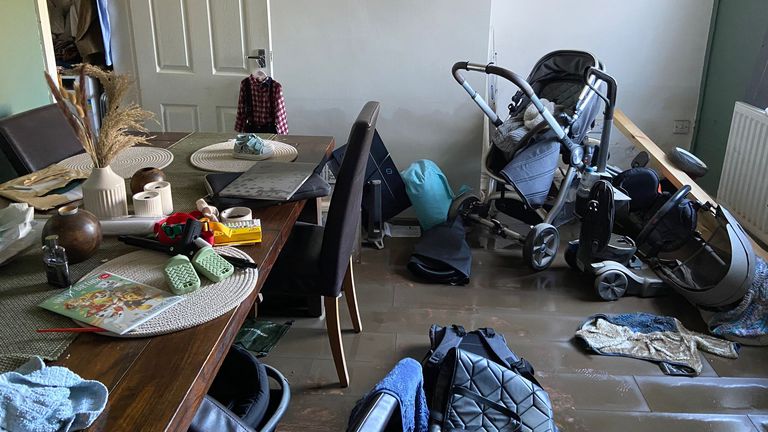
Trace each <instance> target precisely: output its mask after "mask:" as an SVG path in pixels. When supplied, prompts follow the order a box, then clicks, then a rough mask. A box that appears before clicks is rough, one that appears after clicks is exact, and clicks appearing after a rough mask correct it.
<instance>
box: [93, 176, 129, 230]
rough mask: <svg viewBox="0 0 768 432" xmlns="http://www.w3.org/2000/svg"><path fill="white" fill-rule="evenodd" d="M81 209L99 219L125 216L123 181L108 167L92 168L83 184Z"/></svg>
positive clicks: (125, 200) (126, 208)
mask: <svg viewBox="0 0 768 432" xmlns="http://www.w3.org/2000/svg"><path fill="white" fill-rule="evenodd" d="M83 207H85V209H86V210H88V211H89V212H91V213H93V214H94V215H96V217H97V218H99V219H104V218H113V217H120V216H127V215H128V198H127V197H126V194H125V180H123V178H122V177H120V176H119V175H117V174H115V172H114V171H112V168H110V167H109V166H107V167H105V168H94V169H93V171H91V175H90V176H89V177H88V179H87V180H85V181H84V182H83Z"/></svg>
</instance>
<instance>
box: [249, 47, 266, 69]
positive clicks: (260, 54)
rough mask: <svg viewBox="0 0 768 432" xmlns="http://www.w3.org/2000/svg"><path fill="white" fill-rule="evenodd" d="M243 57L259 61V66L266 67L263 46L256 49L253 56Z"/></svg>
mask: <svg viewBox="0 0 768 432" xmlns="http://www.w3.org/2000/svg"><path fill="white" fill-rule="evenodd" d="M245 58H247V59H249V60H256V61H258V62H259V67H260V68H263V67H267V50H265V49H264V48H259V49H257V50H256V55H254V56H246V57H245Z"/></svg>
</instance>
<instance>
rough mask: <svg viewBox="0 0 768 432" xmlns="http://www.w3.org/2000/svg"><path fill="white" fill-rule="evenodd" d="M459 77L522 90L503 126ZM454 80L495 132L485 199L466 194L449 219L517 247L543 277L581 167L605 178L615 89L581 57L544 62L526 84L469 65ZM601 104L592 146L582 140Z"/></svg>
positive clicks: (557, 55)
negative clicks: (513, 224)
mask: <svg viewBox="0 0 768 432" xmlns="http://www.w3.org/2000/svg"><path fill="white" fill-rule="evenodd" d="M462 70H467V71H477V72H485V73H486V74H491V75H498V76H500V77H502V78H504V79H506V80H508V81H510V82H512V83H513V84H515V85H516V86H517V87H518V88H519V89H520V91H518V93H517V94H516V95H515V96H514V97H513V98H512V103H511V104H510V105H509V118H508V119H507V120H506V121H503V120H502V119H501V118H499V116H498V115H496V113H495V112H494V111H493V110H492V109H491V108H490V107H489V106H488V105H487V104H486V103H485V101H484V100H483V99H482V98H481V97H480V96H479V95H478V94H477V92H476V91H475V90H474V89H472V87H471V86H470V85H469V83H467V81H466V80H465V79H464V77H463V75H462V74H461V72H460V71H462ZM453 75H454V78H455V79H456V81H458V83H459V84H461V86H462V87H463V88H464V90H466V92H467V93H469V95H470V96H471V97H472V99H473V100H474V101H475V103H476V104H477V105H478V106H479V107H480V109H481V110H482V111H483V112H484V113H485V114H486V115H487V116H488V117H489V118H490V120H491V123H492V124H493V126H495V128H496V130H495V131H494V132H493V138H492V145H491V147H490V149H489V150H488V151H487V152H486V154H485V156H484V164H483V171H484V173H485V174H487V176H488V178H489V183H488V194H487V196H485V197H483V198H482V199H481V198H480V197H479V196H477V195H475V194H473V193H472V192H466V193H464V194H462V195H460V196H458V197H457V198H456V199H455V200H454V201H453V203H452V205H451V208H450V210H449V218H453V217H455V216H456V215H462V216H463V217H464V219H465V220H467V221H470V222H475V223H480V224H481V225H483V226H485V227H487V228H489V230H490V231H491V232H492V233H493V234H495V235H499V236H501V237H503V238H507V239H510V240H514V241H517V242H519V243H522V244H523V256H524V258H525V261H526V263H527V264H528V265H529V266H530V267H531V268H532V269H534V270H543V269H545V268H547V267H549V265H550V264H551V263H552V261H553V259H554V257H555V255H556V253H557V249H558V246H559V238H560V235H559V232H558V230H557V228H556V227H557V226H559V225H561V224H563V223H565V222H567V221H569V220H571V219H572V218H573V207H574V196H573V194H572V193H570V192H571V191H572V187H574V186H575V185H576V184H577V180H578V177H580V174H581V173H583V172H584V171H585V169H586V168H587V167H596V168H597V171H598V172H603V171H604V170H605V164H606V161H607V158H608V145H609V137H610V124H611V121H612V115H613V114H612V113H613V110H612V104H613V101H614V100H615V91H616V84H615V81H614V80H613V78H611V77H610V76H609V75H608V74H606V73H605V71H604V68H603V65H602V63H601V62H600V61H599V60H598V59H597V58H596V57H595V56H593V55H592V54H590V53H587V52H582V51H555V52H552V53H549V54H547V55H545V56H544V57H543V58H542V59H541V60H539V62H538V63H536V65H535V66H534V68H533V70H532V72H531V73H530V75H529V76H528V79H527V80H525V79H523V78H522V77H520V76H519V75H517V74H515V73H514V72H511V71H509V70H506V69H503V68H500V67H498V66H495V65H480V64H474V63H467V62H460V63H456V64H455V65H454V66H453ZM604 90H605V91H606V94H605V95H604V94H603V93H602V92H603V91H604ZM601 99H602V101H604V102H605V106H606V110H605V127H604V128H603V136H602V138H601V140H600V143H599V146H598V145H594V144H593V143H592V142H591V141H589V140H587V133H588V132H589V131H590V129H591V128H592V127H593V125H594V120H595V118H596V117H597V115H598V114H599V112H600V108H601ZM609 107H610V108H611V109H608V108H609ZM598 147H599V148H598ZM561 159H562V161H563V162H564V163H565V164H567V166H568V168H567V170H566V171H565V173H563V178H562V180H561V181H560V183H559V185H556V184H554V183H553V182H554V179H555V173H556V172H557V171H558V165H559V161H560V160H561ZM498 212H501V213H503V214H506V215H508V216H510V217H512V218H514V219H518V220H520V221H523V222H524V223H526V224H528V225H529V226H530V227H531V229H530V232H529V233H528V234H527V235H523V234H520V233H517V232H515V231H513V230H512V229H510V228H509V227H507V226H505V225H504V224H502V223H501V222H500V221H499V220H497V219H496V217H495V216H496V215H497V213H498Z"/></svg>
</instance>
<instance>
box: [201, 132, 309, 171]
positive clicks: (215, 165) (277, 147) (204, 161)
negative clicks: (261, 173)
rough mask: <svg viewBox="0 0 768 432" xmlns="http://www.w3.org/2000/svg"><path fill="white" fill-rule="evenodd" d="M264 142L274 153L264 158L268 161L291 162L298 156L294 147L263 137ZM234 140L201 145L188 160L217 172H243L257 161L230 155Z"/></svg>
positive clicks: (206, 169) (202, 167) (203, 168)
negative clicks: (269, 145)
mask: <svg viewBox="0 0 768 432" xmlns="http://www.w3.org/2000/svg"><path fill="white" fill-rule="evenodd" d="M264 141H265V142H268V143H270V144H272V147H273V148H274V152H275V153H274V154H273V155H272V156H271V157H270V158H269V159H265V160H268V161H278V162H293V161H294V160H295V159H296V158H297V157H298V156H299V151H298V150H296V147H294V146H292V145H290V144H286V143H283V142H280V141H272V140H268V139H265V140H264ZM234 145H235V144H234V142H232V141H225V142H220V143H216V144H211V145H209V146H206V147H203V148H201V149H200V150H198V151H196V152H194V153H192V156H190V158H189V162H190V163H192V165H194V166H196V167H197V168H200V169H202V170H205V171H218V172H245V171H248V170H249V169H250V168H251V167H252V166H253V164H255V163H256V162H258V161H254V160H248V159H236V158H234V157H233V156H232V148H233V147H234Z"/></svg>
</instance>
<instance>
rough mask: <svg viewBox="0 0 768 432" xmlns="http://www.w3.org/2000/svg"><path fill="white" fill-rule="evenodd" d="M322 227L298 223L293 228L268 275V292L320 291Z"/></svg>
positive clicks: (316, 292) (266, 288)
mask: <svg viewBox="0 0 768 432" xmlns="http://www.w3.org/2000/svg"><path fill="white" fill-rule="evenodd" d="M324 233H325V230H324V229H323V227H322V226H319V225H311V224H301V223H298V224H296V225H295V226H294V227H293V231H291V235H290V237H288V241H287V242H286V244H285V246H284V247H283V250H282V251H281V252H280V256H279V257H278V259H277V262H276V263H275V265H274V267H273V268H272V270H271V271H270V273H269V278H268V279H267V281H266V283H265V284H264V288H263V291H264V292H265V293H279V294H321V293H320V292H319V286H318V282H319V280H320V270H321V268H320V250H321V248H322V245H323V234H324Z"/></svg>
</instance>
